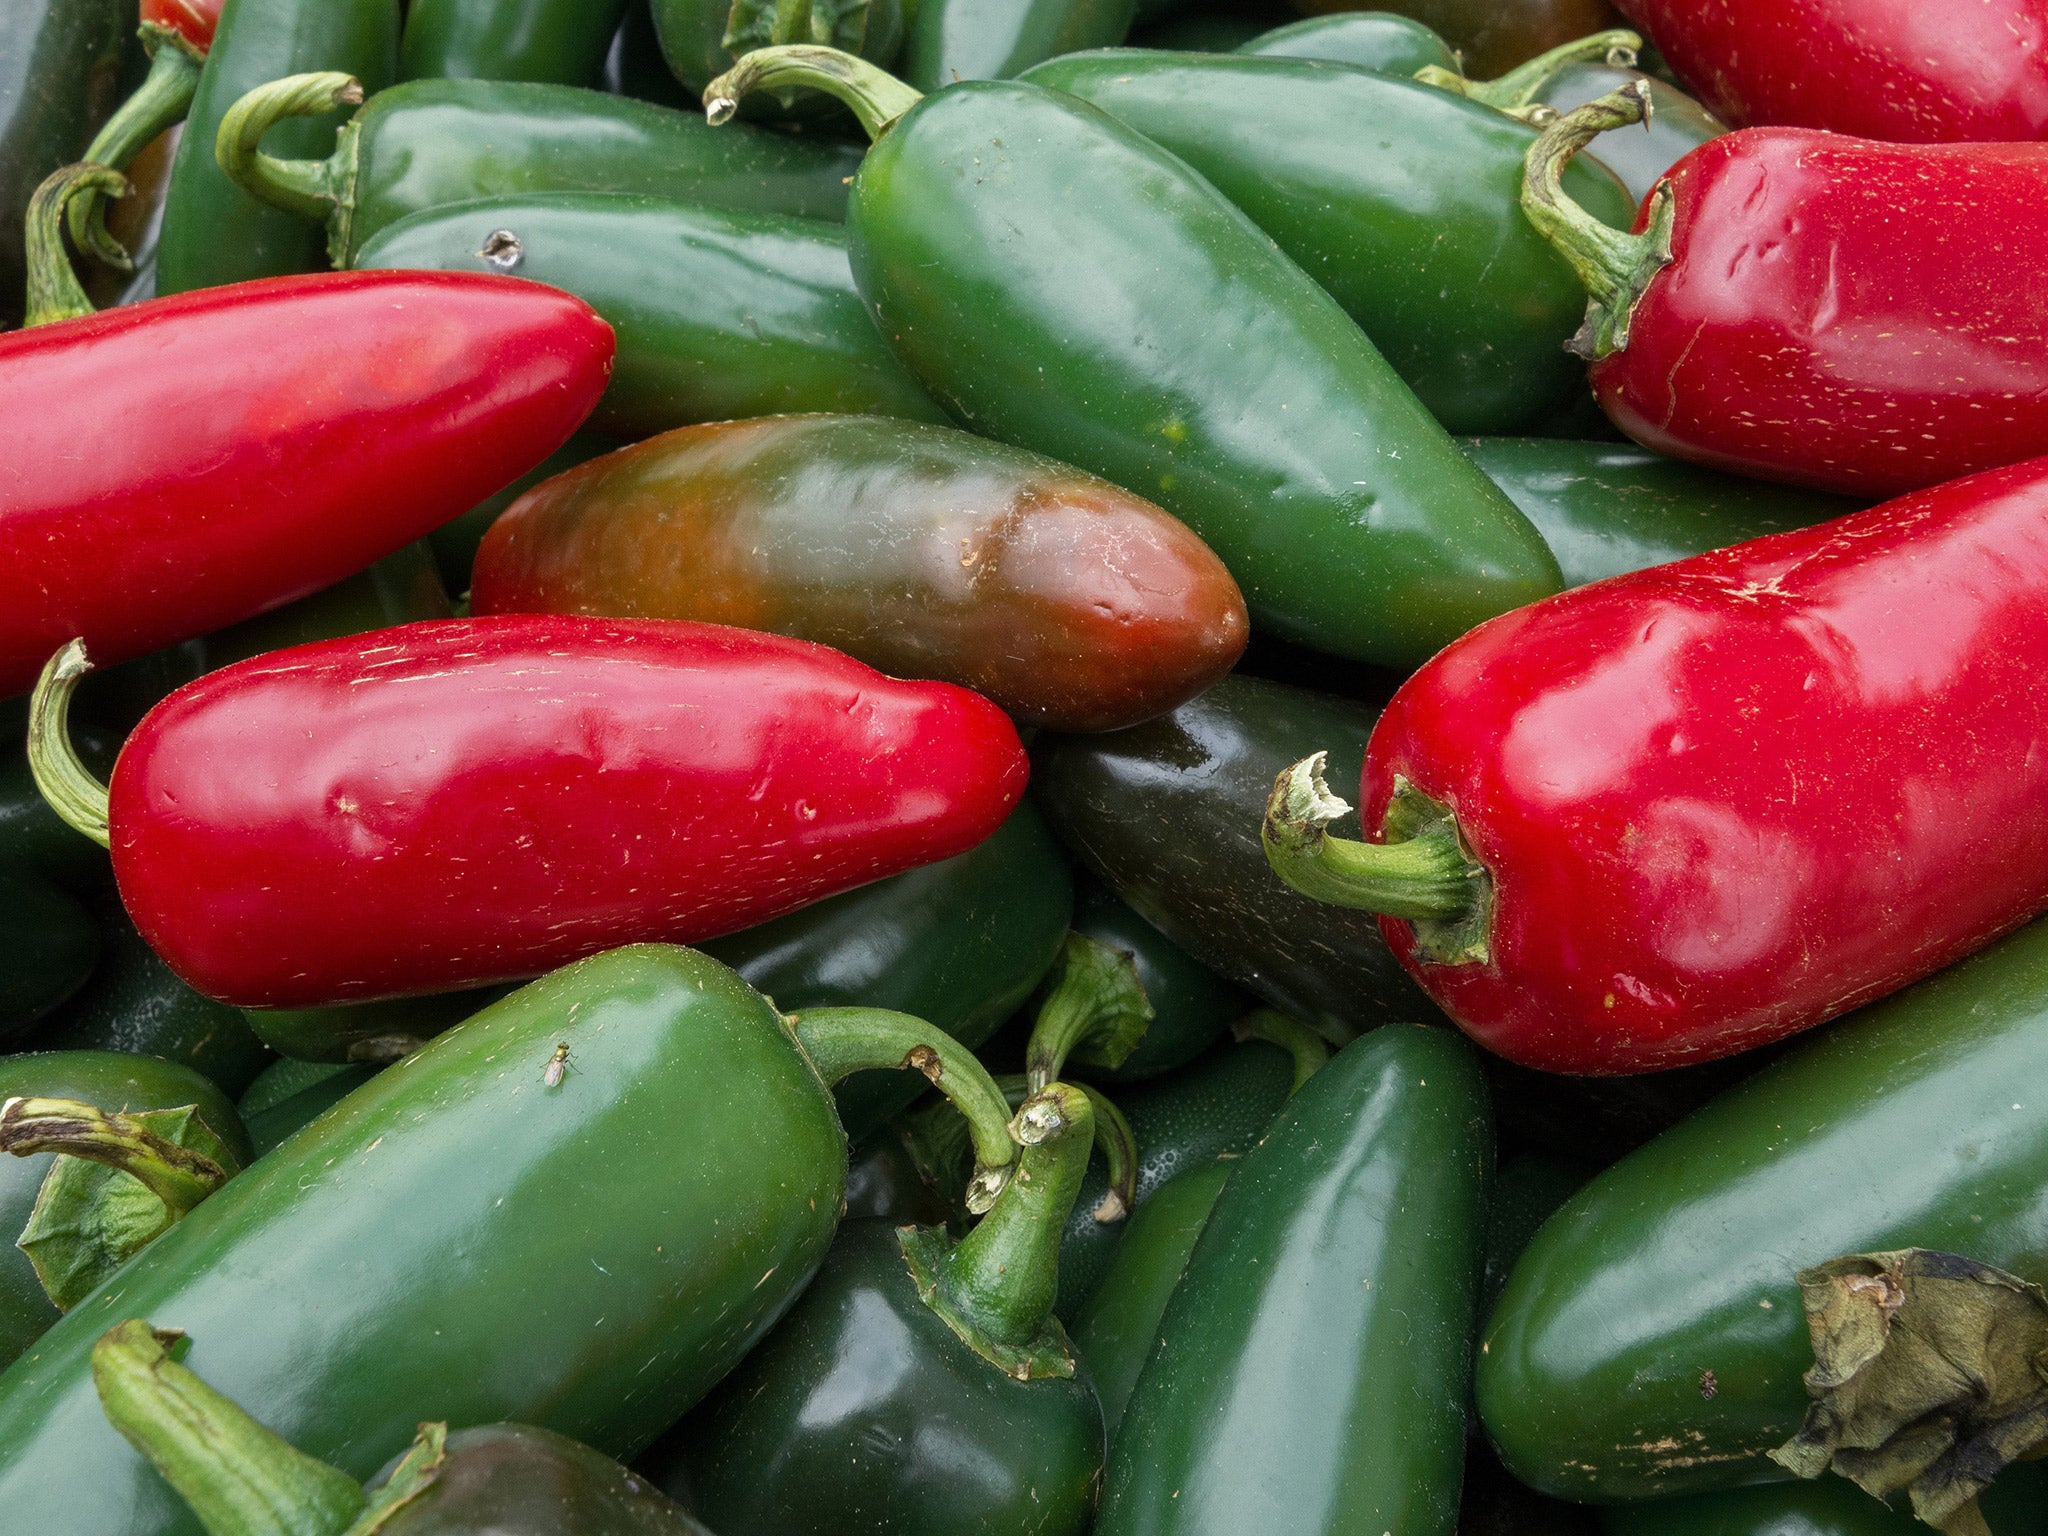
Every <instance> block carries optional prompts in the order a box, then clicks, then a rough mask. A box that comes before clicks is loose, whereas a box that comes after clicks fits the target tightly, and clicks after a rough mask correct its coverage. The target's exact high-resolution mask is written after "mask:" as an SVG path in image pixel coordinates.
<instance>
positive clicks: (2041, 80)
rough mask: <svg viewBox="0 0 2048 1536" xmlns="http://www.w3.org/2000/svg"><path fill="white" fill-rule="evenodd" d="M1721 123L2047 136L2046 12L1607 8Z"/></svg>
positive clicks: (1741, 2) (1898, 5)
mask: <svg viewBox="0 0 2048 1536" xmlns="http://www.w3.org/2000/svg"><path fill="white" fill-rule="evenodd" d="M1615 3H1616V4H1617V5H1619V6H1620V7H1621V9H1622V10H1624V11H1626V12H1627V13H1628V15H1629V18H1630V19H1631V20H1632V21H1634V22H1635V23H1636V24H1637V25H1638V26H1640V27H1641V28H1642V29H1643V30H1644V31H1645V32H1647V33H1649V34H1650V37H1651V39H1652V40H1653V41H1654V42H1655V43H1656V44H1657V47H1658V48H1659V50H1661V51H1662V53H1663V55H1664V58H1665V61H1666V62H1667V63H1669V64H1670V65H1671V67H1672V68H1673V69H1675V70H1677V71H1678V73H1679V75H1680V77H1681V78H1682V79H1684V81H1685V82H1686V84H1687V85H1689V86H1690V87H1691V88H1692V90H1693V93H1694V94H1695V95H1697V96H1698V97H1699V98H1700V99H1701V100H1702V101H1704V102H1706V104H1707V105H1708V106H1710V107H1712V108H1713V109H1714V110H1715V112H1717V113H1719V114H1720V115H1721V117H1723V118H1724V119H1726V120H1727V121H1728V122H1731V123H1734V124H1736V125H1738V126H1744V127H1746V126H1748V125H1750V124H1752V123H1790V124H1796V125H1798V126H1801V127H1806V128H1829V129H1832V130H1834V131H1835V132H1836V133H1855V134H1861V135H1863V136H1864V137H1866V138H1872V139H1895V140H1898V141H1899V142H1901V143H1907V144H1929V143H1938V142H1942V141H1945V140H1946V141H1964V140H1985V141H1991V140H2001V139H2039V138H2043V137H2048V8H2044V7H2043V6H2042V4H2041V0H1970V3H1969V4H1967V5H1943V4H1939V3H1931V0H1715V3H1713V4H1711V5H1702V4H1701V3H1700V0H1615Z"/></svg>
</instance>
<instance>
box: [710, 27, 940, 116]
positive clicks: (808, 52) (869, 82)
mask: <svg viewBox="0 0 2048 1536" xmlns="http://www.w3.org/2000/svg"><path fill="white" fill-rule="evenodd" d="M796 86H808V87H810V88H811V89H812V90H818V91H823V92H824V93H825V94H826V95H828V96H830V97H832V98H833V99H834V100H835V101H838V102H841V103H842V104H844V105H845V106H846V107H847V108H848V109H849V110H850V111H851V112H852V113H853V115H854V116H855V117H857V118H859V119H860V125H861V127H862V129H864V130H865V131H866V133H867V136H868V138H869V139H870V140H873V139H879V138H880V137H881V136H882V135H883V134H885V133H887V132H888V131H889V128H890V126H891V125H892V124H893V123H894V122H895V121H896V119H897V118H899V117H901V116H902V115H903V114H904V113H906V112H908V111H909V110H910V109H911V108H912V107H914V106H916V105H917V104H918V102H920V101H922V100H923V99H924V98H923V96H922V95H921V94H920V93H919V92H917V91H915V90H912V89H911V88H910V87H909V86H907V85H905V84H904V83H903V82H902V81H901V80H898V79H897V78H896V77H895V76H894V75H892V74H890V73H889V72H888V71H887V70H885V69H880V68H877V67H876V66H875V65H873V64H870V63H869V62H868V61H867V60H866V59H862V58H857V57H855V56H854V55H853V54H850V53H846V52H843V51H842V50H840V49H838V48H824V47H820V46H818V45H817V44H815V43H786V44H782V45H780V46H777V47H774V48H756V49H755V50H754V51H753V52H752V53H749V54H747V55H746V56H744V57H743V58H742V59H741V60H740V61H739V62H738V63H737V64H735V65H733V67H732V68H731V69H728V70H727V71H726V72H725V73H724V74H722V75H720V76H719V77H718V78H717V79H716V80H713V81H712V82H711V83H710V84H709V85H707V86H705V87H704V116H705V119H706V120H707V121H709V122H710V123H711V125H712V126H713V127H720V126H723V125H724V124H726V123H729V122H731V121H732V119H733V114H734V113H736V112H738V111H739V109H740V102H741V101H742V100H744V99H745V98H746V97H747V96H749V95H751V94H752V93H753V92H755V91H786V90H789V89H791V88H793V87H796Z"/></svg>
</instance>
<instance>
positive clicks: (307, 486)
mask: <svg viewBox="0 0 2048 1536" xmlns="http://www.w3.org/2000/svg"><path fill="white" fill-rule="evenodd" d="M611 357H612V332H611V328H610V327H609V326H607V325H606V324H605V323H604V321H602V320H600V319H599V318H598V317H597V315H596V313H595V311H593V310H592V309H590V307H589V306H588V305H586V304H584V303H583V302H582V301H581V300H580V299H576V298H573V297H571V296H570V295H568V294H566V293H562V292H560V291H559V290H557V289H553V288H546V287H543V286H541V285H540V284H538V283H527V282H521V281H519V280H517V279H514V278H502V277H486V276H481V275H476V276H472V275H468V274H455V273H442V272H347V273H327V274H323V275H320V276H313V277H290V278H275V279H268V280H264V281H259V282H252V283H239V284H234V285H232V286H229V287H225V288H210V289H205V290H202V291H199V292H194V293H188V294H180V295H178V296H177V297H175V298H167V299H157V300H153V301H151V302H149V303H145V304H135V305H130V306H128V307H126V308H122V309H116V310H110V311H108V312H107V313H106V314H103V315H93V316H89V317H86V318H84V319H77V320H66V321H62V322H59V323H56V324H51V325H42V326H36V327H34V328H32V329H29V330H26V331H20V332H16V333H15V334H13V335H10V336H6V337H0V461H4V462H5V463H6V464H7V465H8V473H7V475H6V477H5V479H4V482H0V697H4V696H6V695H8V694H13V693H18V692H21V691H22V690H24V689H26V688H27V687H28V686H29V685H30V684H31V683H33V682H34V681H35V676H36V671H37V669H38V668H39V667H41V666H42V664H43V663H44V662H45V661H47V660H48V659H49V656H50V653H51V652H53V651H54V650H56V649H57V647H59V646H60V645H63V644H64V643H65V642H66V641H68V640H70V639H72V638H73V637H74V636H83V637H84V639H85V641H86V643H87V645H88V646H89V648H90V649H91V652H92V656H93V659H94V660H95V661H96V662H102V663H107V662H117V661H125V660H127V659H128V658H130V657H134V656H140V655H142V654H144V653H145V652H148V651H153V650H156V649H157V648H159V647H161V646H165V645H170V644H173V643H175V642H178V641H182V640H187V639H190V638H192V637H193V636H195V635H200V634H204V633H206V632H208V631H210V630H215V629H219V628H221V627H222V626H224V625H227V624H232V623H234V622H236V621H237V620H240V619H246V618H248V617H249V616H250V615H252V614H256V613H261V612H263V611H265V610H267V609H270V608H275V607H277V606H279V605H280V604H282V603H288V602H290V601H292V600H293V599H294V598H298V597H303V596H305V595H306V594H307V593H309V592H314V591H317V590H318V589H319V588H321V587H324V586H328V585H331V584H332V583H334V582H336V581H339V580H340V579H341V578H342V577H344V576H348V575H351V574H353V573H354V572H356V571H359V570H361V569H363V568H364V567H365V566H367V565H369V564H370V563H371V562H373V561H375V560H378V559H381V558H382V557H383V556H385V555H388V554H390V553H391V552H392V551H393V550H396V549H398V548H400V547H401V546H403V545H405V544H408V543H410V542H411V541H412V540H414V539H417V538H421V537H423V536H424V535H426V534H427V533H428V532H430V531H431V530H433V529H434V528H436V527H438V526H439V525H440V524H442V523H445V522H447V521H448V520H449V519H450V518H452V517H454V516H456V515H457V514H459V513H461V512H463V511H464V510H466V509H467V508H469V507H470V506H472V505H474V504H475V503H476V502H478V501H479V500H481V499H482V498H483V497H485V496H488V495H490V494H491V493H492V492H493V491H496V490H498V489H499V488H501V487H502V486H505V485H508V484H510V483H511V482H512V481H513V480H514V479H516V478H517V477H518V476H520V475H521V474H524V473H525V472H526V471H527V470H529V469H531V468H533V466H534V465H536V464H538V463H539V462H540V461H541V460H542V459H544V458H546V457H547V455H548V454H550V453H552V452H553V451H554V450H555V449H556V448H558V447H559V446H561V444H562V443H563V442H564V441H566V440H567V439H568V436H569V434H570V433H571V432H572V431H574V430H575V428H576V426H577V424H578V423H580V422H581V421H582V420H583V418H584V417H585V416H587V415H588V414H589V413H590V409H591V407H592V406H593V405H594V404H595V403H596V402H597V398H598V396H599V395H600V394H601V393H602V392H603V390H604V386H605V380H606V378H607V376H608V375H609V373H610V369H611Z"/></svg>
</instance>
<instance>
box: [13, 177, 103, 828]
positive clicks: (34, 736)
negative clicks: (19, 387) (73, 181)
mask: <svg viewBox="0 0 2048 1536" xmlns="http://www.w3.org/2000/svg"><path fill="white" fill-rule="evenodd" d="M44 185H45V186H48V185H49V183H48V182H45V183H44ZM38 195H39V196H40V195H41V194H40V193H38ZM91 670H92V663H91V662H90V661H88V660H87V659H86V655H85V642H84V641H83V640H73V641H71V642H69V643H68V644H67V645H65V647H64V648H63V649H62V650H60V651H59V652H57V654H56V655H54V656H52V657H51V658H50V659H49V660H48V661H46V662H45V663H43V673H42V676H41V677H39V678H37V679H36V688H35V692H34V693H32V694H30V695H29V701H28V766H29V772H30V773H32V774H34V775H35V781H36V788H37V789H38V790H40V791H42V796H43V799H44V800H46V801H48V802H49V806H50V809H51V810H53V811H55V812H56V813H57V815H58V816H59V817H60V818H61V819H62V820H63V821H64V822H65V823H66V824H67V825H69V826H71V827H73V828H75V829H76V830H78V831H80V832H83V833H84V834H85V835H86V836H87V837H89V838H91V839H92V840H93V841H94V842H96V843H98V844H99V845H100V846H101V847H102V848H107V847H111V846H112V844H113V838H112V836H111V835H110V833H109V831H108V827H107V786H106V785H104V784H102V783H101V782H100V781H99V780H98V779H96V778H94V777H93V775H92V770H90V769H89V768H87V767H86V766H85V764H84V762H83V761H81V760H80V758H79V756H78V749H77V748H76V747H74V746H72V744H71V732H70V729H69V726H70V719H71V695H72V694H74V693H76V692H77V691H78V684H79V681H80V679H82V678H83V677H84V676H85V674H86V673H88V672H90V671H91Z"/></svg>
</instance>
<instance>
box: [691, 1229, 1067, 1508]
mask: <svg viewBox="0 0 2048 1536" xmlns="http://www.w3.org/2000/svg"><path fill="white" fill-rule="evenodd" d="M863 1431H865V1434H863ZM870 1437H871V1438H870ZM677 1441H678V1444H679V1446H680V1447H681V1448H682V1450H683V1452H684V1458H683V1464H684V1465H685V1466H686V1467H687V1468H688V1479H687V1483H686V1484H685V1485H683V1486H687V1487H688V1488H689V1490H690V1491H691V1493H692V1495H693V1497H694V1499H695V1507H696V1508H697V1510H698V1511H699V1512H700V1513H701V1514H702V1515H703V1516H704V1518H705V1520H706V1521H707V1522H709V1521H716V1522H717V1524H716V1526H715V1529H716V1530H717V1531H718V1532H719V1536H839V1533H848V1532H862V1533H867V1532H890V1533H898V1532H900V1533H902V1536H946V1533H950V1532H966V1531H1017V1532H1024V1531H1033V1532H1036V1531H1040V1530H1043V1531H1045V1532H1046V1533H1047V1536H1076V1533H1077V1531H1078V1530H1080V1529H1085V1527H1086V1517H1085V1511H1086V1509H1087V1508H1088V1506H1089V1505H1090V1504H1092V1502H1093V1491H1094V1484H1095V1480H1096V1479H1097V1477H1099V1476H1100V1475H1101V1468H1102V1455H1103V1436H1102V1411H1101V1409H1100V1408H1098V1407H1097V1406H1096V1402H1095V1390H1094V1388H1093V1387H1091V1386H1090V1385H1089V1384H1088V1380H1087V1377H1086V1375H1085V1373H1079V1374H1076V1375H1075V1376H1073V1377H1068V1378H1060V1377H1048V1378H1041V1379H1039V1380H1034V1381H1028V1382H1020V1381H1013V1380H1009V1379H1007V1378H1006V1377H1005V1376H1004V1375H1003V1373H1002V1371H1001V1370H1000V1369H999V1368H998V1367H997V1366H995V1365H994V1364H992V1363H991V1362H990V1361H988V1360H986V1359H984V1358H982V1356H980V1355H978V1354H976V1353H975V1352H974V1350H973V1349H972V1348H970V1347H969V1346H968V1344H967V1343H966V1342H965V1341H964V1340H962V1339H961V1338H960V1336H959V1335H958V1334H957V1333H955V1332H954V1331H953V1329H952V1327H951V1326H950V1325H949V1324H948V1323H947V1322H946V1321H945V1319H943V1318H941V1317H940V1316H939V1315H938V1314H937V1313H936V1312H934V1311H933V1310H932V1309H931V1308H930V1307H928V1306H926V1305H925V1303H924V1302H923V1300H922V1299H920V1297H919V1295H918V1289H917V1285H916V1282H915V1281H914V1280H913V1279H912V1278H911V1275H910V1271H909V1269H908V1268H907V1267H906V1266H905V1264H904V1259H903V1250H902V1247H901V1244H900V1243H899V1241H898V1239H897V1236H896V1231H895V1229H894V1228H892V1227H889V1226H887V1225H886V1224H884V1223H882V1222H879V1221H861V1222H850V1223H848V1224H847V1225H846V1226H845V1227H843V1228H842V1229H841V1231H840V1234H839V1237H838V1239H837V1240H836V1241H835V1242H834V1243H833V1245H832V1251H831V1253H830V1254H829V1255H827V1257H826V1259H825V1263H824V1266H823V1267H822V1268H821V1269H820V1270H819V1271H818V1276H817V1278H816V1279H815V1280H813V1281H812V1282H811V1284H810V1287H809V1288H808V1289H807V1290H806V1291H805V1292H804V1294H803V1296H802V1297H801V1298H799V1300H798V1301H797V1303H796V1305H795V1306H794V1307H792V1308H791V1309H790V1314H789V1316H788V1317H787V1318H785V1319H784V1320H783V1321H782V1322H781V1323H780V1324H779V1325H778V1326H777V1327H776V1329H775V1331H774V1333H772V1334H771V1335H769V1337H768V1338H767V1339H766V1340H764V1341H763V1342H762V1344H761V1345H760V1346H759V1347H758V1348H756V1349H755V1350H754V1352H753V1353H752V1354H750V1355H748V1356H747V1358H746V1359H745V1360H744V1361H742V1362H741V1364H740V1365H739V1367H738V1368H737V1369H736V1370H735V1371H734V1372H733V1374H732V1376H731V1377H730V1378H729V1379H728V1380H727V1381H726V1382H725V1383H723V1384H722V1385H721V1386H720V1388H719V1391H718V1393H717V1395H716V1396H715V1397H713V1398H712V1399H710V1400H709V1401H708V1402H706V1403H705V1405H704V1407H703V1408H702V1409H701V1410H700V1411H699V1413H698V1414H697V1415H696V1416H694V1417H693V1418H691V1419H690V1420H687V1421H686V1422H685V1424H684V1425H683V1426H682V1427H681V1428H680V1429H679V1430H678V1432H677ZM849 1443H851V1444H854V1445H856V1446H858V1447H859V1449H860V1455H859V1456H857V1457H854V1458H851V1459H849V1457H848V1456H847V1454H846V1451H847V1447H848V1445H849ZM700 1447H702V1448H707V1449H708V1448H715V1449H716V1452H717V1454H716V1458H715V1459H714V1458H713V1457H712V1456H710V1455H708V1454H703V1453H702V1452H701V1451H699V1453H698V1454H690V1453H691V1452H692V1451H697V1450H698V1448H700ZM994 1447H1002V1448H1003V1451H1004V1452H1005V1454H1003V1455H1000V1456H998V1455H995V1454H992V1448H994ZM877 1463H879V1464H880V1466H879V1467H878V1466H877V1465H876V1464H877ZM670 1486H671V1488H672V1489H674V1488H676V1487H677V1485H676V1484H674V1483H671V1484H670ZM878 1489H885V1490H886V1492H887V1493H888V1494H890V1495H892V1496H893V1498H892V1499H891V1501H890V1502H887V1503H882V1504H880V1506H879V1507H878V1500H877V1492H878ZM792 1490H801V1493H802V1498H801V1499H800V1500H797V1499H792V1498H790V1497H788V1495H789V1494H790V1492H791V1491H792ZM778 1495H781V1496H779V1497H778ZM1076 1509H1079V1510H1081V1511H1083V1512H1084V1513H1083V1515H1082V1518H1081V1520H1080V1521H1079V1522H1078V1524H1077V1522H1076V1521H1075V1520H1074V1518H1073V1512H1074V1511H1075V1510H1076Z"/></svg>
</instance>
